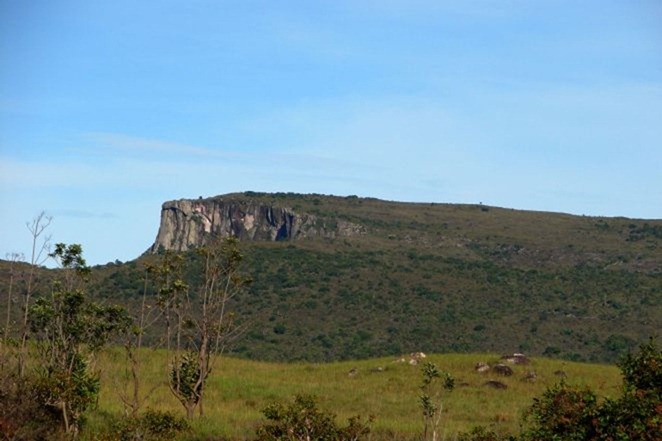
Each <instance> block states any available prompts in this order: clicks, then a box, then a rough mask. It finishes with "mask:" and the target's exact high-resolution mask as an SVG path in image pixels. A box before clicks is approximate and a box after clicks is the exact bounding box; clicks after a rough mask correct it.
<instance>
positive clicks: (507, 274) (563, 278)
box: [0, 192, 662, 361]
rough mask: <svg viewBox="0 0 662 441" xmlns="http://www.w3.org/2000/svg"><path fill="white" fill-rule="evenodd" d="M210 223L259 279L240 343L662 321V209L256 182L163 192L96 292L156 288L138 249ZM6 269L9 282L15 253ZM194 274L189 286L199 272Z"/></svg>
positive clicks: (611, 352) (0, 267)
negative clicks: (223, 190) (656, 213)
mask: <svg viewBox="0 0 662 441" xmlns="http://www.w3.org/2000/svg"><path fill="white" fill-rule="evenodd" d="M215 235H220V236H227V235H233V236H236V237H238V238H240V239H241V242H240V246H241V248H242V252H243V254H244V256H245V260H244V262H243V263H244V266H243V272H244V273H245V274H246V275H247V276H249V277H250V278H251V279H252V283H251V285H250V286H249V287H248V289H247V291H246V292H245V294H244V295H242V296H241V297H240V298H237V301H236V302H235V303H234V304H233V305H231V306H232V309H233V310H234V311H235V312H236V315H235V317H236V318H237V320H239V321H241V323H242V327H243V329H244V334H243V336H242V338H241V339H239V340H237V341H236V343H235V345H234V347H233V351H234V354H236V355H240V356H243V357H247V358H253V359H265V360H287V361H292V360H309V361H323V360H339V359H350V358H367V357H374V356H382V355H394V356H395V355H401V354H407V353H410V352H416V351H423V352H446V351H449V352H458V351H481V352H486V351H489V352H502V353H504V354H505V353H513V352H524V353H526V354H527V355H532V356H536V355H545V356H550V357H558V358H565V359H571V360H585V361H615V360H616V359H618V357H619V356H621V355H622V354H623V353H624V352H626V351H627V350H628V349H630V348H634V347H635V346H636V345H637V343H641V342H645V341H646V340H647V339H648V338H649V337H650V336H656V335H657V336H659V333H660V329H662V221H661V220H640V219H627V218H604V217H592V216H575V215H569V214H562V213H547V212H534V211H521V210H512V209H506V208H498V207H490V206H485V205H481V204H473V205H472V204H438V203H404V202H392V201H382V200H378V199H372V198H359V197H356V196H347V197H339V196H324V195H316V194H309V195H301V194H291V193H287V194H285V193H275V194H269V193H255V192H246V193H236V194H228V195H222V196H217V197H212V198H205V199H203V198H199V199H181V200H177V201H171V202H166V203H165V204H163V206H162V209H161V223H160V228H159V231H158V234H157V237H156V240H155V241H154V244H153V245H152V246H151V247H150V248H149V250H148V251H149V252H148V253H146V254H145V255H143V256H141V257H140V258H139V259H138V260H136V261H132V262H127V263H124V264H120V263H116V264H109V265H106V266H103V267H97V268H95V269H94V271H93V280H92V282H91V286H90V292H92V293H93V294H94V296H98V297H105V298H108V299H109V301H113V302H116V303H123V304H127V305H129V306H130V307H132V305H134V306H133V307H135V306H137V305H138V304H139V299H140V298H141V295H142V292H143V289H144V288H145V287H147V289H148V290H150V292H152V291H153V290H155V287H154V284H153V283H145V280H144V277H145V274H146V272H145V270H144V266H143V265H142V263H143V262H147V263H152V264H154V263H158V261H159V259H160V256H159V255H160V254H161V252H162V251H164V250H166V249H168V250H174V251H182V252H185V253H186V251H187V250H191V249H193V248H195V247H198V246H200V245H204V244H205V243H207V241H208V240H209V239H210V238H212V237H213V236H215ZM83 247H84V244H83ZM195 259H197V257H196V253H186V262H190V263H191V262H195ZM0 275H2V277H0V283H4V286H5V288H6V286H8V281H9V271H8V266H7V265H6V263H5V264H3V263H2V262H0ZM186 277H187V278H188V281H189V283H190V284H191V285H194V284H195V283H196V278H197V279H199V277H200V275H199V274H196V273H195V272H194V271H189V272H187V273H186ZM15 280H18V279H15ZM43 280H44V284H43V288H44V292H45V293H48V283H47V275H46V274H44V275H43ZM0 288H2V286H0ZM14 289H15V290H18V289H19V288H18V287H17V285H15V286H14ZM3 292H6V289H4V290H3ZM16 292H19V291H16ZM154 293H155V294H156V291H154ZM5 304H7V302H6V298H4V300H3V298H0V314H2V316H3V317H4V313H3V311H2V308H3V305H5ZM14 311H16V308H15V310H14ZM152 332H153V333H154V334H155V337H154V338H156V339H157V338H158V332H159V331H158V329H155V330H153V331H152ZM146 338H148V339H149V338H150V336H146ZM152 341H155V340H152Z"/></svg>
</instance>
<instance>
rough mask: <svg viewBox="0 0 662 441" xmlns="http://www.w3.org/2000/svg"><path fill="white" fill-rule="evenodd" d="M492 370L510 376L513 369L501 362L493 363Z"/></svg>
mask: <svg viewBox="0 0 662 441" xmlns="http://www.w3.org/2000/svg"><path fill="white" fill-rule="evenodd" d="M492 370H493V371H494V372H496V373H497V374H499V375H503V376H504V377H510V376H511V375H513V370H512V369H511V368H510V366H506V365H505V364H501V363H499V364H497V365H495V366H494V367H493V368H492Z"/></svg>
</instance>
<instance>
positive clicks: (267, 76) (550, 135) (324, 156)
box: [0, 0, 662, 264]
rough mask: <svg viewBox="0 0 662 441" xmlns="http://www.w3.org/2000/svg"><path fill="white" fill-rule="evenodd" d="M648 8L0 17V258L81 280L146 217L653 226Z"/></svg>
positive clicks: (213, 5) (245, 6) (656, 114)
mask: <svg viewBox="0 0 662 441" xmlns="http://www.w3.org/2000/svg"><path fill="white" fill-rule="evenodd" d="M661 24H662V2H660V1H643V0H642V1H639V0H627V1H626V0H623V1H611V0H599V1H590V0H587V1H575V0H573V1H564V0H549V1H545V0H537V1H518V0H511V1H508V0H478V1H441V0H436V1H427V0H402V1H401V0H381V1H371V0H369V1H360V0H351V1H343V0H335V1H314V2H310V1H282V2H275V1H197V0H189V1H169V0H160V1H140V2H136V1H133V0H132V1H124V0H116V1H112V2H100V1H89V0H81V1H68V0H61V1H40V0H35V1H29V2H20V1H13V0H0V203H1V204H2V207H3V209H2V210H1V211H0V258H4V257H5V254H6V253H9V252H23V253H25V254H27V253H28V249H29V246H30V235H29V232H28V231H27V229H26V226H25V223H26V222H27V221H29V220H31V219H32V218H33V217H34V216H35V215H37V214H38V213H39V212H40V211H42V210H45V211H46V212H47V213H48V214H50V215H52V216H53V223H52V225H51V226H50V228H49V232H50V234H51V235H52V239H53V241H54V242H65V243H81V244H82V245H83V249H84V250H85V254H86V256H87V258H88V262H90V263H93V264H98V263H105V262H108V261H114V260H115V259H120V260H129V259H133V258H135V257H137V256H138V255H139V254H141V253H142V252H143V251H144V250H145V249H147V248H148V247H149V245H150V244H151V243H152V242H153V240H154V238H155V236H156V233H157V230H158V224H159V216H160V206H161V204H162V203H163V202H164V201H166V200H171V199H179V198H187V197H191V198H197V197H198V196H213V195H217V194H223V193H228V192H236V191H245V190H253V191H268V192H275V191H292V192H300V193H324V194H337V195H350V194H355V195H359V196H370V197H378V198H383V199H389V200H400V201H412V202H416V201H421V202H459V203H478V202H482V203H484V204H489V205H497V206H503V207H509V208H517V209H530V210H544V211H560V212H568V213H574V214H587V215H601V216H626V217H633V218H656V219H660V218H662V203H661V202H662V171H661V170H662V142H661V141H662V25H661Z"/></svg>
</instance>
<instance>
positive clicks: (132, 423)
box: [94, 410, 191, 441]
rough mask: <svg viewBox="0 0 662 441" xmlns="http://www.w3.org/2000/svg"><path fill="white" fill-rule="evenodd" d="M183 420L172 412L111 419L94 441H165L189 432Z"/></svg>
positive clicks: (153, 411)
mask: <svg viewBox="0 0 662 441" xmlns="http://www.w3.org/2000/svg"><path fill="white" fill-rule="evenodd" d="M190 428H191V427H190V425H189V423H188V422H187V421H186V419H185V418H183V417H179V416H177V415H175V414H174V413H172V412H164V411H157V410H148V411H146V412H145V413H144V414H142V415H139V416H137V417H133V418H119V419H116V418H111V422H110V424H109V425H108V427H107V428H106V429H105V431H104V432H103V433H101V434H100V435H98V436H96V437H95V438H94V439H95V441H138V440H140V441H167V440H174V439H176V438H177V436H178V435H180V434H181V433H183V432H187V431H189V430H190Z"/></svg>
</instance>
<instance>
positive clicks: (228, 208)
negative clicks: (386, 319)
mask: <svg viewBox="0 0 662 441" xmlns="http://www.w3.org/2000/svg"><path fill="white" fill-rule="evenodd" d="M364 232H365V230H364V228H363V227H362V226H360V225H358V224H355V223H352V222H348V221H344V220H339V219H327V218H320V217H318V216H315V215H312V214H306V213H297V212H295V211H294V210H293V209H291V208H289V207H286V206H280V205H277V204H270V203H265V202H263V201H259V200H254V199H251V198H250V197H248V196H244V195H241V194H240V195H223V196H216V197H212V198H206V199H202V198H201V199H180V200H176V201H168V202H165V203H164V204H163V205H162V207H161V223H160V226H159V232H158V234H157V236H156V240H155V241H154V244H153V245H152V246H151V247H150V248H149V250H147V252H148V253H157V252H159V251H160V250H173V251H186V250H188V249H191V248H195V247H197V246H202V245H205V244H206V243H207V242H208V241H209V240H210V239H211V238H212V237H219V236H220V237H228V236H234V237H237V238H239V239H240V240H258V241H284V240H298V239H303V238H310V237H323V238H330V239H333V238H336V237H346V236H353V235H357V234H363V233H364Z"/></svg>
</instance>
